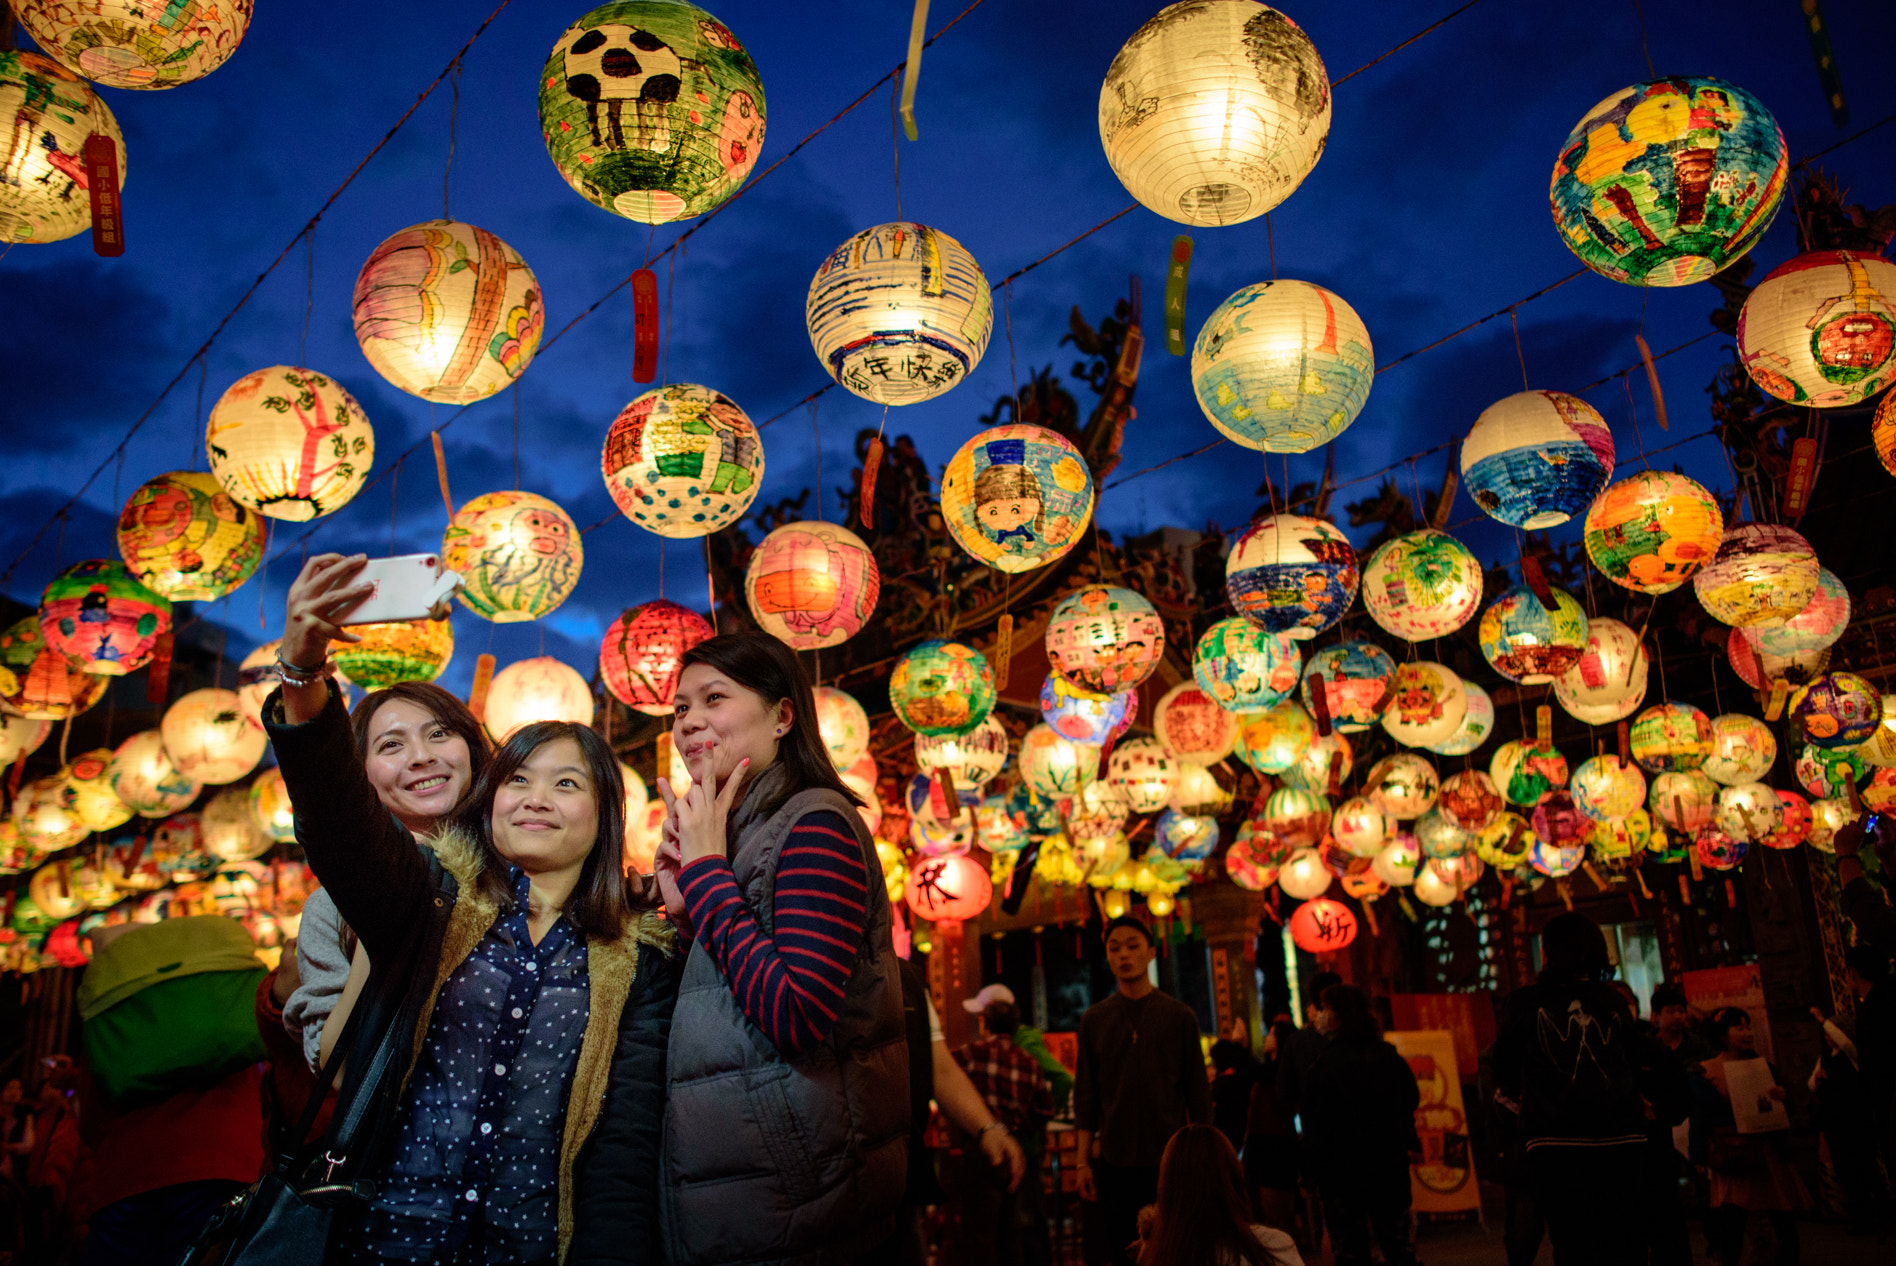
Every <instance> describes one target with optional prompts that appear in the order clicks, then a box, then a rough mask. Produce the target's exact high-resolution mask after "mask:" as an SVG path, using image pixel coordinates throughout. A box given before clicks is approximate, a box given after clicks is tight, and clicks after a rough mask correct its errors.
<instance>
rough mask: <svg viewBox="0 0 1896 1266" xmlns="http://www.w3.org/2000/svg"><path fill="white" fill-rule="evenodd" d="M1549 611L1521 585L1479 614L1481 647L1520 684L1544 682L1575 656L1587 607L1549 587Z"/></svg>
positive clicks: (1583, 639) (1583, 642)
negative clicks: (1550, 597)
mask: <svg viewBox="0 0 1896 1266" xmlns="http://www.w3.org/2000/svg"><path fill="white" fill-rule="evenodd" d="M1548 593H1549V594H1550V595H1551V596H1552V598H1553V600H1554V609H1553V610H1552V611H1549V610H1548V609H1547V608H1546V607H1545V606H1543V605H1542V604H1541V600H1540V599H1539V598H1538V597H1536V596H1535V594H1534V591H1533V590H1532V589H1530V588H1528V587H1527V586H1526V585H1516V586H1515V587H1514V588H1512V589H1510V590H1508V591H1507V592H1506V593H1504V594H1502V595H1501V596H1500V597H1499V598H1497V599H1495V601H1494V604H1493V605H1492V606H1490V607H1489V608H1488V610H1487V611H1486V612H1485V613H1483V615H1482V617H1481V632H1480V637H1481V653H1482V655H1483V657H1485V658H1486V659H1487V661H1488V663H1490V664H1491V665H1493V666H1494V670H1495V671H1496V672H1498V673H1500V674H1501V675H1502V676H1503V677H1506V678H1508V679H1510V680H1512V681H1518V682H1521V683H1523V684H1525V685H1535V684H1538V683H1540V682H1549V681H1552V680H1553V679H1554V678H1556V677H1558V676H1560V675H1561V674H1562V673H1564V672H1566V671H1567V670H1568V669H1569V668H1571V667H1573V666H1574V665H1575V664H1577V663H1579V662H1580V658H1581V656H1582V655H1584V654H1585V653H1586V648H1587V613H1586V611H1585V610H1583V609H1582V608H1581V606H1580V604H1579V603H1578V602H1575V601H1574V599H1573V595H1572V594H1570V593H1568V592H1567V591H1566V590H1564V589H1549V590H1548Z"/></svg>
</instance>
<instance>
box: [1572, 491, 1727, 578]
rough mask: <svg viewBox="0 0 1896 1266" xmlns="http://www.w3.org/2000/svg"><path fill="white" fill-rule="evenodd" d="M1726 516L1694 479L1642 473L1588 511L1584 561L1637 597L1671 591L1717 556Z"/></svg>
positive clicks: (1602, 497) (1604, 495) (1723, 533)
mask: <svg viewBox="0 0 1896 1266" xmlns="http://www.w3.org/2000/svg"><path fill="white" fill-rule="evenodd" d="M1724 535H1725V516H1724V514H1723V513H1722V512H1721V511H1720V510H1719V508H1718V502H1717V501H1716V500H1715V499H1714V498H1713V496H1712V494H1711V493H1709V492H1707V491H1706V490H1705V487H1704V485H1702V484H1700V483H1699V482H1698V481H1697V480H1694V479H1688V478H1686V477H1685V476H1684V475H1675V474H1672V473H1671V472H1669V471H1659V470H1643V471H1640V472H1639V473H1637V474H1635V475H1633V476H1632V477H1631V478H1630V479H1622V480H1621V481H1620V482H1619V483H1616V484H1614V485H1612V486H1611V487H1609V488H1608V489H1607V490H1606V491H1605V492H1602V493H1601V494H1600V495H1599V496H1598V497H1597V498H1596V499H1595V500H1594V502H1593V507H1592V508H1591V509H1590V510H1588V511H1587V520H1586V546H1587V557H1589V558H1591V559H1592V560H1593V565H1594V566H1595V567H1597V568H1599V569H1600V574H1601V575H1603V576H1605V577H1606V578H1607V579H1608V580H1610V581H1612V582H1613V583H1614V584H1616V585H1622V586H1624V587H1625V588H1628V589H1632V590H1635V591H1637V592H1639V593H1652V594H1658V593H1671V592H1672V591H1673V590H1674V589H1677V588H1678V587H1679V586H1680V585H1682V584H1684V583H1685V582H1686V581H1688V580H1690V579H1691V578H1692V575H1693V573H1694V572H1696V571H1698V569H1699V568H1700V567H1703V566H1704V565H1705V564H1706V563H1707V562H1709V561H1710V560H1711V558H1712V556H1713V555H1714V554H1716V553H1717V552H1718V546H1719V544H1720V542H1721V541H1722V540H1723V539H1724Z"/></svg>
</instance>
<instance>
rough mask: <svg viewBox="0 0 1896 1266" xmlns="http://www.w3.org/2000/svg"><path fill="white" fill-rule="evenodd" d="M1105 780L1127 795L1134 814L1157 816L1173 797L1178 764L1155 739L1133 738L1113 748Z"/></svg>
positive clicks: (1108, 760) (1108, 759)
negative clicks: (1153, 814) (1155, 814)
mask: <svg viewBox="0 0 1896 1266" xmlns="http://www.w3.org/2000/svg"><path fill="white" fill-rule="evenodd" d="M1106 780H1107V781H1108V782H1110V783H1112V785H1113V786H1115V787H1117V788H1119V790H1121V791H1123V792H1125V793H1126V799H1127V801H1128V802H1129V803H1130V804H1131V805H1132V811H1133V812H1134V813H1157V812H1158V811H1159V810H1160V809H1163V808H1164V807H1165V803H1166V801H1167V800H1169V799H1171V797H1172V788H1173V786H1174V785H1175V784H1176V783H1177V782H1178V764H1177V762H1176V761H1174V760H1173V759H1172V757H1170V756H1168V755H1167V754H1166V751H1165V748H1164V747H1162V746H1160V744H1159V742H1158V740H1156V739H1133V740H1132V741H1131V742H1128V743H1121V744H1119V745H1118V746H1117V747H1115V748H1113V754H1112V755H1111V756H1110V757H1108V758H1107V761H1106Z"/></svg>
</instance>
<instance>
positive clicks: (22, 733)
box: [0, 712, 53, 769]
mask: <svg viewBox="0 0 1896 1266" xmlns="http://www.w3.org/2000/svg"><path fill="white" fill-rule="evenodd" d="M52 732H53V723H52V722H51V721H29V720H27V719H26V718H25V717H18V716H13V715H12V714H10V713H4V712H0V769H11V768H13V762H14V761H17V760H19V759H20V757H22V756H31V755H32V754H33V753H34V752H37V751H38V750H39V748H40V744H42V743H44V742H45V741H46V736H47V735H48V734H51V733H52Z"/></svg>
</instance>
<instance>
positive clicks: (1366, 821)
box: [1330, 796, 1396, 857]
mask: <svg viewBox="0 0 1896 1266" xmlns="http://www.w3.org/2000/svg"><path fill="white" fill-rule="evenodd" d="M1395 830H1396V824H1395V822H1394V821H1393V820H1392V819H1390V818H1387V817H1384V816H1383V811H1382V810H1381V809H1379V808H1377V807H1376V806H1375V805H1374V804H1372V803H1370V801H1369V800H1368V799H1367V798H1366V797H1363V796H1352V797H1351V798H1350V799H1348V800H1345V801H1344V802H1343V803H1342V804H1340V805H1338V806H1337V808H1336V812H1335V813H1334V814H1333V815H1331V818H1330V834H1332V835H1333V836H1335V837H1336V842H1337V843H1338V844H1340V845H1341V846H1342V847H1343V850H1344V851H1345V852H1347V853H1348V854H1349V855H1350V856H1351V857H1374V856H1375V855H1376V854H1377V853H1380V852H1381V851H1382V847H1383V841H1384V840H1385V839H1386V838H1387V837H1389V836H1391V835H1394V834H1395Z"/></svg>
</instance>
